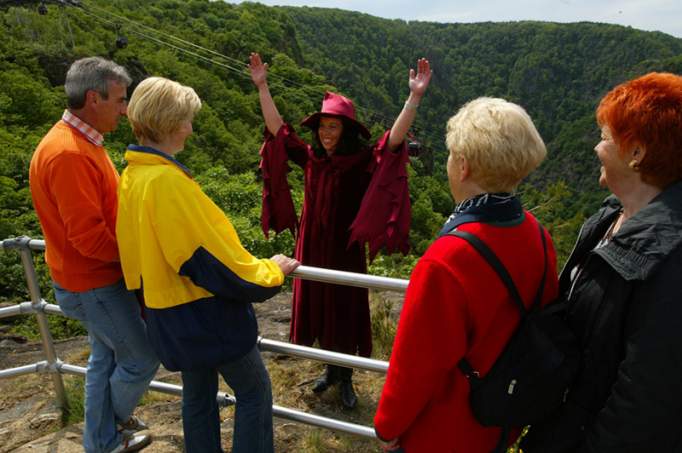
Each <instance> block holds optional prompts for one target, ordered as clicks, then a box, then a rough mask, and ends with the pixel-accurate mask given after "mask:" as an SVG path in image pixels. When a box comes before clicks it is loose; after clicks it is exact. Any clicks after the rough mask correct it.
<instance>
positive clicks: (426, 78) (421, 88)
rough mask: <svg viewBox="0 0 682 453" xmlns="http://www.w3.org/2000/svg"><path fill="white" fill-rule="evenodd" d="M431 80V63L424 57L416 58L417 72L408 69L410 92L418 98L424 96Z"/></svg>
mask: <svg viewBox="0 0 682 453" xmlns="http://www.w3.org/2000/svg"><path fill="white" fill-rule="evenodd" d="M430 81H431V65H430V64H429V60H427V59H426V58H420V59H419V60H417V73H416V74H415V72H414V69H410V83H409V86H410V93H412V94H413V95H414V96H417V97H418V98H421V97H422V96H424V93H426V88H428V86H429V82H430Z"/></svg>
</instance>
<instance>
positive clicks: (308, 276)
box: [291, 266, 409, 292]
mask: <svg viewBox="0 0 682 453" xmlns="http://www.w3.org/2000/svg"><path fill="white" fill-rule="evenodd" d="M291 276H292V277H298V278H303V279H305V280H313V281H316V282H324V283H335V284H337V285H344V286H358V287H360V288H372V289H378V290H382V291H400V292H405V289H407V284H408V283H409V281H408V280H401V279H399V278H389V277H379V276H376V275H367V274H358V273H356V272H346V271H338V270H335V269H323V268H321V267H311V266H299V267H298V268H296V270H295V271H294V272H292V273H291Z"/></svg>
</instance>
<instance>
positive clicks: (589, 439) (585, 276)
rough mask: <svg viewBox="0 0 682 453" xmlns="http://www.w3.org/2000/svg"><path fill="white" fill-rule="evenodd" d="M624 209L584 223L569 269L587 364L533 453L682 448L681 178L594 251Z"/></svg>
mask: <svg viewBox="0 0 682 453" xmlns="http://www.w3.org/2000/svg"><path fill="white" fill-rule="evenodd" d="M620 208H621V206H620V203H619V202H618V200H617V199H616V198H615V197H609V198H607V199H606V201H605V202H604V205H603V206H602V208H601V209H600V210H599V212H597V213H596V214H595V215H594V216H592V217H591V218H590V219H588V220H587V221H586V222H585V224H584V225H583V228H582V229H581V232H580V235H579V237H578V241H577V243H576V246H575V248H574V250H573V252H572V253H571V256H570V257H569V259H568V262H567V263H566V266H565V267H564V270H563V272H562V273H561V276H560V291H561V293H562V294H563V295H564V296H565V297H567V298H568V300H569V314H568V322H569V324H570V325H571V326H572V327H573V329H574V331H575V332H576V334H577V336H578V338H579V340H580V341H581V345H582V349H583V357H582V363H581V369H580V371H579V374H578V376H577V378H576V381H575V383H574V385H573V386H572V387H571V390H570V392H569V394H568V398H567V403H566V404H565V405H564V406H563V407H562V409H561V410H560V412H559V413H558V414H556V416H555V417H552V418H551V419H548V420H547V421H546V422H544V423H542V424H539V425H535V426H533V427H531V430H530V432H529V435H528V436H527V438H526V439H525V440H524V443H523V444H524V445H523V448H524V452H526V453H539V452H542V453H558V452H589V453H611V452H614V453H615V452H618V453H634V452H637V453H649V452H660V453H664V452H665V453H669V452H672V453H676V452H682V246H681V245H682V182H678V183H675V184H673V185H672V186H670V187H668V188H667V189H666V190H665V191H664V192H663V193H661V194H660V195H659V196H658V197H656V198H655V199H654V200H652V201H651V203H649V204H648V205H647V206H646V207H645V208H643V209H642V210H640V211H639V212H638V213H637V214H635V215H634V216H633V217H631V218H630V219H628V220H627V221H626V222H625V223H623V225H622V226H621V228H620V230H619V231H618V233H617V234H616V235H615V236H613V238H612V239H611V241H610V242H609V243H608V244H607V245H606V246H604V247H601V248H599V249H597V250H594V247H595V246H596V245H597V243H598V242H599V241H600V239H601V238H603V237H604V235H605V233H606V231H607V230H608V228H609V227H610V226H611V224H612V223H613V221H614V220H615V219H616V218H617V216H618V214H619V212H620ZM576 266H578V267H577V268H576ZM577 269H579V273H578V274H577V278H576V279H575V280H573V279H572V278H571V274H572V273H574V272H576V270H577Z"/></svg>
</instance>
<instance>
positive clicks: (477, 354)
mask: <svg viewBox="0 0 682 453" xmlns="http://www.w3.org/2000/svg"><path fill="white" fill-rule="evenodd" d="M458 229H460V230H461V231H468V232H471V233H473V234H475V235H476V236H478V237H479V238H480V239H481V240H483V241H484V242H485V243H486V245H488V246H489V247H490V248H491V249H492V250H493V251H494V252H495V253H496V254H497V256H498V257H499V258H500V260H501V261H502V263H503V264H504V265H505V267H506V268H507V270H508V271H509V273H510V275H511V276H512V278H513V280H514V283H515V284H516V286H517V288H518V290H519V293H520V294H521V297H522V298H523V300H524V301H526V302H527V303H528V304H530V303H531V302H532V300H533V298H534V296H535V293H536V291H537V286H538V285H539V284H540V279H541V276H542V267H543V251H542V243H541V241H540V235H539V234H538V227H537V222H536V220H535V218H534V217H533V216H532V215H531V214H529V213H526V218H525V220H524V221H523V222H522V223H521V224H520V225H517V226H513V227H497V226H491V225H488V224H481V223H469V224H464V225H461V226H460V227H458ZM547 244H548V246H547V253H548V269H547V279H546V284H545V290H544V299H543V303H545V302H548V301H550V300H552V299H554V298H555V297H556V295H557V276H556V255H555V252H554V247H553V245H552V241H551V238H550V237H549V235H547ZM518 321H519V314H518V309H517V308H516V305H515V304H514V303H513V302H512V301H511V299H510V298H509V296H508V292H507V289H506V287H505V286H504V284H503V283H502V282H501V280H500V279H499V277H498V276H497V274H495V272H494V271H493V270H492V268H491V267H490V266H489V265H488V264H487V262H485V261H484V260H483V258H482V257H481V256H480V255H479V254H478V252H476V250H474V249H473V248H472V247H471V246H470V245H469V244H468V243H466V242H465V241H464V240H463V239H460V238H457V237H454V236H445V237H442V238H440V239H438V240H437V241H435V242H434V243H433V244H432V245H431V247H430V248H429V249H428V250H427V251H426V253H425V254H424V256H423V257H422V258H421V259H420V260H419V262H418V263H417V265H416V266H415V268H414V271H413V272H412V276H411V278H410V285H409V287H408V289H407V293H406V295H405V304H404V306H403V310H402V313H401V316H400V322H399V324H398V332H397V335H396V340H395V343H394V346H393V352H392V355H391V360H390V364H389V369H388V375H387V377H386V384H385V385H384V389H383V392H382V394H381V399H380V401H379V407H378V409H377V413H376V416H375V418H374V423H375V427H376V430H377V433H379V435H380V436H381V437H382V438H384V439H394V438H396V437H399V438H400V443H401V445H402V446H403V447H404V448H405V451H406V452H407V453H420V452H423V453H433V452H442V453H455V452H456V453H489V452H490V451H492V450H493V448H494V447H495V445H496V443H497V442H498V440H499V436H500V429H499V428H485V427H483V426H481V425H480V424H479V423H478V422H477V421H476V419H475V418H474V416H473V414H472V412H471V409H470V407H469V401H468V399H469V383H468V382H467V380H466V378H465V377H464V375H463V374H462V372H461V371H459V369H458V368H457V363H458V362H459V360H460V359H461V358H462V357H464V356H465V355H466V357H467V358H468V360H469V362H470V363H471V364H472V366H473V367H474V369H476V370H477V371H479V372H480V373H481V375H485V373H487V372H488V371H489V370H490V368H491V367H492V365H493V363H494V362H495V359H496V358H497V356H498V355H499V353H500V352H501V351H502V349H503V347H504V345H505V344H506V342H507V340H508V339H509V338H510V337H511V334H512V333H513V331H514V330H515V328H516V326H517V324H518ZM512 440H513V439H512Z"/></svg>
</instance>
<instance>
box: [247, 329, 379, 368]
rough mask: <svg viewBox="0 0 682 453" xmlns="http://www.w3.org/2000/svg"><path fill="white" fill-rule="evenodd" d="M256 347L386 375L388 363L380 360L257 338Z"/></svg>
mask: <svg viewBox="0 0 682 453" xmlns="http://www.w3.org/2000/svg"><path fill="white" fill-rule="evenodd" d="M258 347H259V349H260V350H261V351H269V352H279V353H281V354H286V355H291V356H294V357H301V358H304V359H311V360H317V361H320V362H325V363H331V364H332V365H340V366H345V367H351V368H360V369H363V370H368V371H375V372H377V373H386V371H387V370H388V362H382V361H381V360H375V359H368V358H366V357H358V356H356V355H349V354H341V353H340V352H333V351H327V350H324V349H315V348H309V347H307V346H300V345H297V344H291V343H285V342H283V341H277V340H268V339H267V338H263V337H258Z"/></svg>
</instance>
